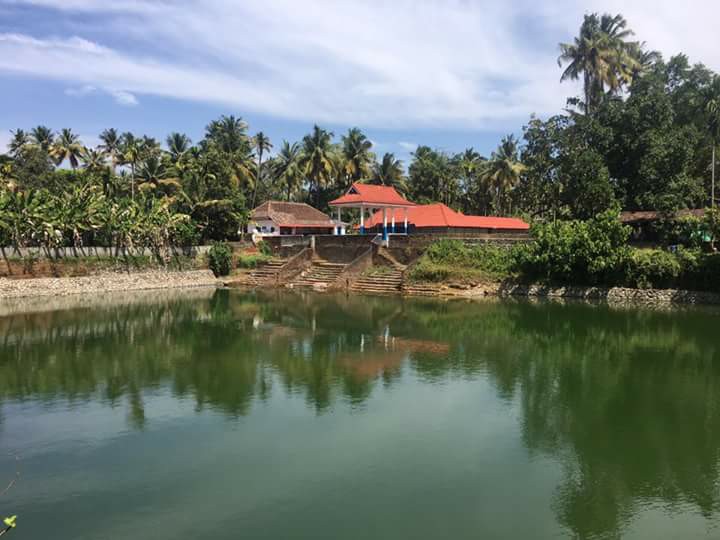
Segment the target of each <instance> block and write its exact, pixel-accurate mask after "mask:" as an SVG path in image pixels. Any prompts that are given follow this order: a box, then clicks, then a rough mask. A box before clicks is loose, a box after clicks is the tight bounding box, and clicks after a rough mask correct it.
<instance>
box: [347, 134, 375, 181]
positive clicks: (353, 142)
mask: <svg viewBox="0 0 720 540" xmlns="http://www.w3.org/2000/svg"><path fill="white" fill-rule="evenodd" d="M371 149H372V142H371V141H370V139H368V138H367V137H366V136H365V134H364V133H363V132H362V131H360V129H359V128H356V127H354V128H351V129H349V130H348V132H347V135H343V137H342V155H343V158H344V162H345V165H344V171H343V172H344V173H345V176H346V178H347V180H348V181H349V183H352V182H357V181H358V180H360V179H362V178H368V177H369V176H370V171H371V169H372V164H373V161H374V159H375V156H373V154H372V152H371ZM343 187H346V186H343Z"/></svg>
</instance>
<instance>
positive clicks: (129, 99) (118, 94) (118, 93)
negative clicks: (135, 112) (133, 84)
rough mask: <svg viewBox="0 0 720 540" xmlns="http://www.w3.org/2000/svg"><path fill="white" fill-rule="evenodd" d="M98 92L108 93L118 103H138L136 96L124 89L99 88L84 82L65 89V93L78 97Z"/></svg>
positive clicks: (127, 104) (131, 104) (129, 104)
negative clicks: (78, 85)
mask: <svg viewBox="0 0 720 540" xmlns="http://www.w3.org/2000/svg"><path fill="white" fill-rule="evenodd" d="M99 92H103V93H106V94H108V95H110V96H111V97H112V98H113V99H114V100H115V102H116V103H117V104H118V105H126V106H128V107H132V106H135V105H137V104H138V100H137V98H136V97H135V96H134V95H133V94H131V93H130V92H126V91H124V90H115V89H111V88H110V89H108V88H105V89H100V88H97V87H95V86H93V85H91V84H85V85H83V86H80V87H78V88H67V89H66V90H65V94H66V95H68V96H72V97H79V98H81V97H85V96H89V95H92V94H97V93H99Z"/></svg>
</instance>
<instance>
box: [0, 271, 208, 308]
mask: <svg viewBox="0 0 720 540" xmlns="http://www.w3.org/2000/svg"><path fill="white" fill-rule="evenodd" d="M218 284H219V281H218V280H217V279H216V278H215V276H213V274H212V272H210V270H190V271H177V272H166V271H151V272H138V273H115V272H108V273H103V274H97V275H93V276H82V277H67V278H34V279H6V278H0V301H2V300H3V299H5V298H22V297H29V296H65V295H70V294H106V293H109V292H114V291H142V290H153V289H175V288H181V287H217V286H218Z"/></svg>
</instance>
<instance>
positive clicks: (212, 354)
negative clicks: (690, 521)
mask: <svg viewBox="0 0 720 540" xmlns="http://www.w3.org/2000/svg"><path fill="white" fill-rule="evenodd" d="M181 298H182V297H180V299H175V300H168V301H164V302H157V303H153V304H149V305H144V306H120V307H105V308H103V309H98V310H95V311H93V312H92V315H93V316H92V318H90V317H88V315H87V313H86V312H82V311H81V310H75V311H72V310H71V311H62V312H49V313H43V314H36V315H25V316H23V317H22V318H18V317H14V318H0V350H1V351H2V354H1V355H0V399H3V400H7V399H14V400H23V399H37V400H47V401H50V400H54V399H66V400H69V401H71V402H73V401H82V400H88V399H98V398H100V399H103V400H104V401H106V402H107V403H109V404H115V403H119V402H120V401H121V400H126V401H127V403H128V406H129V407H128V408H129V414H130V418H129V420H130V422H131V425H133V426H135V427H138V428H142V427H143V425H144V423H145V421H146V419H145V412H144V407H143V403H144V402H145V401H146V399H144V393H146V392H148V391H151V390H153V389H155V388H157V387H159V386H161V385H162V386H165V387H169V388H171V391H172V392H173V394H174V395H176V396H179V397H192V398H193V399H194V400H195V402H196V405H197V408H198V409H202V408H212V409H215V410H219V411H221V412H223V413H224V414H227V415H228V416H231V417H232V416H238V415H244V414H247V412H248V411H249V410H250V408H251V406H252V404H253V402H254V400H256V399H257V400H264V399H268V398H269V397H270V396H271V395H272V392H276V391H282V392H285V393H288V394H295V395H302V396H303V397H304V399H306V400H307V402H308V404H309V405H310V406H311V407H313V408H314V409H315V410H316V411H318V412H322V411H324V410H326V409H328V408H329V407H331V406H332V405H333V403H334V402H336V401H337V400H345V401H347V402H349V403H351V404H359V403H362V402H363V401H365V400H366V399H367V398H368V396H369V395H370V394H371V393H372V391H373V388H374V387H375V385H377V384H382V385H392V384H393V383H394V382H395V381H397V380H398V379H399V378H400V377H401V376H402V373H403V370H406V369H412V370H413V372H414V373H415V374H417V375H418V376H419V377H420V378H421V379H422V380H425V381H429V382H435V381H442V380H445V379H448V378H474V377H478V376H480V375H482V376H487V377H489V378H490V380H491V381H492V382H493V384H494V386H495V388H496V389H497V392H498V394H499V395H500V397H501V398H502V399H507V400H518V402H519V403H520V406H521V409H522V424H521V429H522V437H523V440H524V443H525V445H526V447H527V448H528V450H529V451H530V452H531V453H542V454H544V455H548V456H551V457H553V458H555V459H557V460H558V461H559V462H560V463H562V466H563V471H564V476H563V481H562V482H561V484H560V485H559V486H558V488H557V490H556V494H555V499H554V501H553V507H554V509H555V511H556V513H557V516H558V519H559V521H560V522H561V523H563V524H564V525H565V526H566V527H568V528H569V529H570V530H571V531H572V532H573V533H574V534H576V535H577V536H579V537H588V536H593V535H600V536H602V535H605V536H607V535H610V536H617V535H619V534H620V533H621V532H622V528H623V526H624V524H625V523H627V521H628V520H629V519H630V518H631V517H632V515H634V514H635V513H636V512H637V511H638V509H639V508H640V507H641V506H642V505H644V504H646V503H647V502H648V501H661V502H663V503H664V504H667V505H668V506H669V507H670V508H672V507H673V506H675V505H677V506H680V505H687V504H692V505H693V506H694V507H695V508H697V509H698V510H699V511H700V512H702V513H703V514H705V515H706V516H707V515H710V513H711V512H713V511H714V510H715V509H716V508H717V505H718V503H719V502H720V495H719V494H718V488H717V485H718V479H719V477H720V476H719V474H718V473H719V471H718V458H719V457H720V421H719V415H718V392H719V391H720V388H718V380H719V376H720V373H719V370H720V366H719V364H720V352H719V351H720V341H718V340H717V339H716V336H715V334H716V330H715V328H716V327H717V321H718V316H717V314H716V313H714V312H708V313H705V312H701V311H688V312H686V313H677V312H670V313H658V312H652V311H633V310H613V309H610V308H607V307H603V306H589V305H567V306H560V305H555V304H528V303H513V302H503V303H495V302H480V303H466V302H437V301H434V300H421V299H417V300H415V299H412V300H411V299H405V300H402V299H390V298H360V299H358V298H352V297H345V296H330V295H313V294H288V293H281V292H269V293H248V294H236V293H228V292H227V291H218V292H217V293H216V294H215V295H214V296H212V298H209V299H204V300H203V299H200V300H197V299H196V300H192V301H189V300H182V299H181ZM393 338H395V339H393ZM448 344H449V347H448ZM0 405H1V403H0ZM0 421H1V419H0Z"/></svg>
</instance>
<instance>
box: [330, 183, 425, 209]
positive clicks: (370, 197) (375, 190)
mask: <svg viewBox="0 0 720 540" xmlns="http://www.w3.org/2000/svg"><path fill="white" fill-rule="evenodd" d="M346 204H368V205H370V204H380V205H397V206H415V203H412V202H410V201H408V200H407V199H406V198H405V197H403V196H402V195H400V194H399V193H398V192H397V191H395V188H394V187H390V186H376V185H373V184H360V183H358V182H355V183H354V184H353V185H352V186H350V189H349V190H348V191H347V193H346V194H345V195H343V196H342V197H339V198H337V199H335V200H334V201H330V206H342V205H346Z"/></svg>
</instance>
